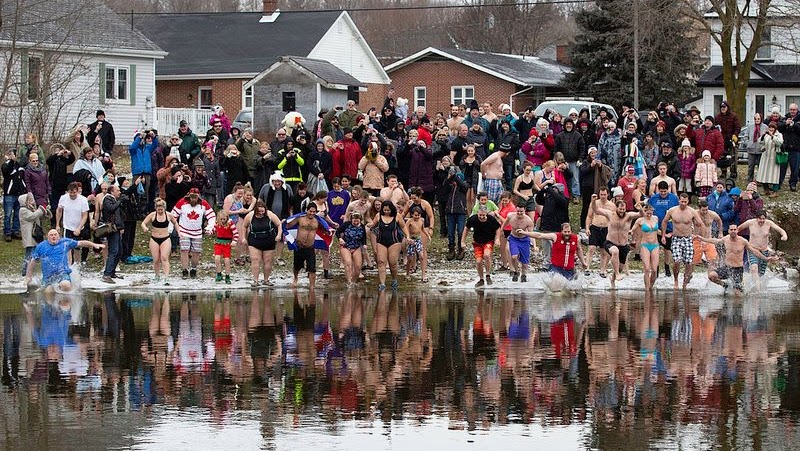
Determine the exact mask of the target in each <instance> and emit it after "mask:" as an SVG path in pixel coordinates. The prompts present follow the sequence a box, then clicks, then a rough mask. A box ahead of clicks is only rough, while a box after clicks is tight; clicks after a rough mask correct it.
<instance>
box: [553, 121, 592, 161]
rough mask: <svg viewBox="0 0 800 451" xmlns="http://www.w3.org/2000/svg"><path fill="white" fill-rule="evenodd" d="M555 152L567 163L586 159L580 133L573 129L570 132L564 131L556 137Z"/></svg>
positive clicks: (584, 146)
mask: <svg viewBox="0 0 800 451" xmlns="http://www.w3.org/2000/svg"><path fill="white" fill-rule="evenodd" d="M556 152H561V153H562V154H563V155H564V160H565V161H566V162H567V163H575V162H576V161H578V160H582V159H584V158H586V145H585V144H584V142H583V136H582V135H581V133H580V132H579V131H577V130H575V128H573V129H572V131H571V132H568V131H567V130H566V129H565V130H564V131H562V132H561V133H559V134H558V135H556Z"/></svg>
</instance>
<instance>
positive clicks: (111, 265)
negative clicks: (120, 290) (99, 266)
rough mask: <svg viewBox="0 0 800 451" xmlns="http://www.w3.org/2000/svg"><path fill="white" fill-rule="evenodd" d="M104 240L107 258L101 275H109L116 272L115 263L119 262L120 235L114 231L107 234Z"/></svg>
mask: <svg viewBox="0 0 800 451" xmlns="http://www.w3.org/2000/svg"><path fill="white" fill-rule="evenodd" d="M106 240H107V242H106V248H107V249H108V259H107V260H106V268H105V270H103V276H107V277H111V276H113V275H114V274H115V273H116V271H117V264H119V259H120V252H121V249H120V248H121V244H122V236H121V234H120V233H119V232H114V233H111V234H109V235H108V236H107V237H106Z"/></svg>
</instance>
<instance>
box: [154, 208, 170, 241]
mask: <svg viewBox="0 0 800 451" xmlns="http://www.w3.org/2000/svg"><path fill="white" fill-rule="evenodd" d="M151 225H152V228H154V229H166V228H168V227H169V219H167V214H166V213H164V220H163V221H159V220H158V213H156V215H155V216H154V217H153V223H152V224H151ZM150 239H151V240H153V242H154V243H156V244H158V245H159V246H161V243H163V242H164V241H167V240H168V239H169V235H167V236H165V237H161V238H156V237H154V236H151V237H150Z"/></svg>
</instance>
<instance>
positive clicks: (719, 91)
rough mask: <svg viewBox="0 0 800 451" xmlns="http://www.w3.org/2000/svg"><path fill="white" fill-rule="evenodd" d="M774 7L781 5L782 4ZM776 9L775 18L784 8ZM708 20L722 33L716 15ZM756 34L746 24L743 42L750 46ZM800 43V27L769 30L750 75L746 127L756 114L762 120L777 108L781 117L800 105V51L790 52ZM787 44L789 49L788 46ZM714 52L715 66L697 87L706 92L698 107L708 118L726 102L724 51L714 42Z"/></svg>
mask: <svg viewBox="0 0 800 451" xmlns="http://www.w3.org/2000/svg"><path fill="white" fill-rule="evenodd" d="M773 4H774V5H778V2H773ZM775 8H776V9H775V13H774V14H773V15H777V14H778V11H779V8H780V6H775ZM705 17H706V20H708V21H710V22H711V27H712V29H713V30H720V29H721V27H722V22H721V21H720V20H719V17H718V16H717V15H716V14H715V13H708V14H706V16H705ZM752 32H753V31H752V30H751V29H750V27H748V26H746V24H745V26H742V39H741V41H742V42H743V43H748V42H750V40H751V37H752ZM798 39H800V32H798V30H797V27H796V26H794V27H785V26H781V27H778V26H769V25H768V26H767V28H766V30H765V32H764V36H763V37H762V45H761V47H760V48H759V50H758V54H757V56H756V59H755V61H754V63H753V67H752V69H751V71H750V82H749V84H748V89H747V98H746V102H747V103H746V106H745V117H744V118H742V119H743V120H742V123H743V124H745V123H746V124H751V123H752V122H753V116H754V115H755V113H756V112H758V113H761V114H762V116H763V115H765V113H766V114H767V115H768V114H769V113H770V111H771V109H772V108H773V107H774V106H777V107H778V108H779V109H780V111H781V113H786V111H787V109H788V105H789V104H791V103H800V53H798V51H800V50H792V49H790V48H787V47H791V46H792V44H791V43H795V42H798ZM787 43H788V44H789V45H786V44H787ZM734 45H735V44H734ZM710 49H711V55H710V56H711V58H710V59H711V66H710V67H709V68H708V70H707V71H706V72H705V73H704V74H703V75H702V76H701V77H700V79H699V80H698V82H697V86H698V87H700V88H702V91H703V96H702V100H701V104H700V105H698V107H700V110H701V111H702V113H703V114H704V115H705V114H712V115H713V114H716V113H718V112H719V104H720V102H722V100H723V99H724V98H725V88H724V85H723V81H722V51H721V49H720V47H719V45H717V43H716V42H715V41H714V40H713V38H712V39H711V46H710ZM743 52H744V50H743ZM743 54H744V53H743Z"/></svg>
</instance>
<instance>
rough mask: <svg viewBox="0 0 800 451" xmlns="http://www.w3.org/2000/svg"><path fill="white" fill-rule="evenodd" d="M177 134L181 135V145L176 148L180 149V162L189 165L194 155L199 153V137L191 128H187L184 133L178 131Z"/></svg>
mask: <svg viewBox="0 0 800 451" xmlns="http://www.w3.org/2000/svg"><path fill="white" fill-rule="evenodd" d="M178 136H180V137H181V146H180V147H179V148H178V149H179V150H180V151H181V163H184V164H188V165H190V166H191V164H192V162H193V161H194V159H195V157H196V156H198V155H200V149H201V145H200V138H198V137H197V135H195V134H194V132H193V131H192V130H191V129H187V130H186V133H181V132H180V131H179V132H178Z"/></svg>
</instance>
